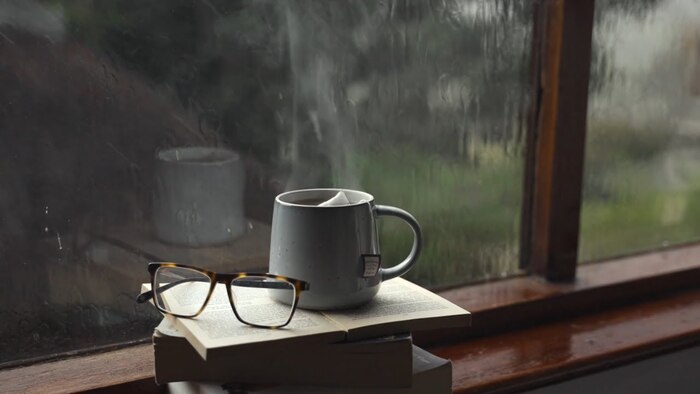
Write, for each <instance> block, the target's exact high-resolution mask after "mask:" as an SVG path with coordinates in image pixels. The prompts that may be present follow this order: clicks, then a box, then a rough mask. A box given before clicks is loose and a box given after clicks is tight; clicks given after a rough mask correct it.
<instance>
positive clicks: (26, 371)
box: [0, 244, 700, 392]
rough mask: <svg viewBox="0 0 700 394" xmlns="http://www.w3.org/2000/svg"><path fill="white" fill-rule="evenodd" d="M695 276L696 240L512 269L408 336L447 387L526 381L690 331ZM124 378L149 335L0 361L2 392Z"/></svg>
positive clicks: (142, 370)
mask: <svg viewBox="0 0 700 394" xmlns="http://www.w3.org/2000/svg"><path fill="white" fill-rule="evenodd" d="M698 283H700V245H698V244H696V245H689V246H683V247H679V248H676V249H671V250H666V251H662V252H655V253H648V254H644V255H639V256H631V257H627V258H623V259H618V260H614V261H609V262H604V263H597V264H588V265H584V266H582V267H580V268H579V272H578V279H577V281H576V282H575V283H570V284H552V283H548V282H546V281H543V280H541V279H538V278H533V277H519V278H513V279H506V280H502V281H497V282H490V283H485V284H480V285H474V286H467V287H462V288H457V289H452V290H446V291H443V292H441V294H442V295H443V296H444V297H446V298H447V299H450V300H451V301H453V302H455V303H457V304H459V305H461V306H463V307H464V308H466V309H468V310H470V311H471V312H472V313H473V314H474V315H473V326H472V327H471V328H470V329H469V330H462V331H454V330H450V331H441V332H437V331H433V332H430V333H417V334H416V336H415V340H416V342H417V343H418V344H419V345H421V346H427V347H429V348H430V349H431V350H433V351H435V352H436V353H437V354H439V355H441V356H445V357H449V358H451V359H452V360H453V363H454V367H453V368H454V369H453V370H454V384H455V386H454V387H455V389H456V390H457V391H460V392H480V391H481V390H506V391H507V390H510V389H513V388H516V387H517V388H523V387H528V386H532V385H536V384H541V383H542V382H549V381H553V380H557V379H563V378H566V377H569V376H573V375H575V374H580V373H582V372H586V371H590V370H593V369H597V368H605V367H607V366H610V365H612V364H614V363H621V362H624V361H626V360H630V359H633V358H636V357H642V356H644V355H647V354H652V353H654V352H659V351H664V350H668V349H669V348H670V347H677V346H684V345H687V344H689V343H694V342H696V341H698V340H699V339H700V291H697V290H696V291H690V290H689V291H687V292H680V293H679V292H678V291H679V290H680V289H687V288H690V287H692V286H695V287H696V288H697V284H698ZM630 333H633V334H634V335H630ZM466 338H471V339H469V340H465V339H466ZM445 342H449V344H446V345H445V344H444V343H445ZM441 343H443V344H442V345H440V344H441ZM125 385H126V386H125ZM127 386H128V389H129V390H133V389H138V390H139V391H141V392H157V391H158V390H159V388H158V387H157V386H156V385H155V383H153V353H152V347H151V346H150V345H137V346H133V347H129V348H125V349H120V350H115V351H110V352H105V353H100V354H93V355H86V356H79V357H74V358H69V359H65V360H60V361H54V362H48V363H43V364H36V365H31V366H27V367H22V368H15V369H8V370H3V371H0V388H1V389H2V391H3V392H12V391H20V392H75V391H85V390H93V389H103V390H105V389H106V390H114V389H115V388H121V389H124V388H125V387H127Z"/></svg>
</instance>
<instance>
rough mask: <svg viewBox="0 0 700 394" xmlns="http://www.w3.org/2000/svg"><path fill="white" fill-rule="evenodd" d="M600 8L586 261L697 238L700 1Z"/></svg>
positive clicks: (605, 3) (583, 248)
mask: <svg viewBox="0 0 700 394" xmlns="http://www.w3.org/2000/svg"><path fill="white" fill-rule="evenodd" d="M596 9H597V10H596V19H595V26H594V33H593V54H594V55H593V62H592V67H591V86H590V96H589V112H588V136H587V145H586V163H585V175H584V189H583V190H584V191H583V193H584V196H583V209H582V217H581V242H580V251H579V260H581V261H590V260H595V259H601V258H606V257H611V256H619V255H625V254H630V253H634V252H639V251H642V250H649V249H656V248H661V247H666V246H669V245H673V244H679V243H686V242H690V241H694V240H697V239H698V238H700V2H698V1H696V0H664V1H628V2H619V1H611V0H601V1H596Z"/></svg>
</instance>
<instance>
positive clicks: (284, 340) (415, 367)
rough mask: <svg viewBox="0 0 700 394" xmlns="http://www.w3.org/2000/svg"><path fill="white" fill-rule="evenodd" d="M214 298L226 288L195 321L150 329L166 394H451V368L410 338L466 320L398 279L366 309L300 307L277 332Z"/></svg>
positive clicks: (455, 308)
mask: <svg viewBox="0 0 700 394" xmlns="http://www.w3.org/2000/svg"><path fill="white" fill-rule="evenodd" d="M144 288H148V285H144ZM217 291H221V292H225V289H223V288H222V289H218V288H217V289H216V290H215V292H214V295H213V296H212V299H211V300H210V302H209V304H208V305H207V309H206V310H205V312H203V313H202V314H201V315H199V316H198V317H196V318H192V319H184V318H176V317H173V316H169V315H166V316H165V318H164V319H163V321H162V322H161V323H160V324H159V325H158V327H157V328H156V329H155V332H154V334H153V348H154V354H155V377H156V382H157V383H159V384H165V383H167V384H168V388H169V389H170V391H171V392H173V393H226V392H231V393H283V392H293V393H322V392H323V393H354V392H376V393H450V392H451V386H452V365H451V363H450V362H449V361H448V360H444V359H441V358H439V357H436V356H434V355H432V354H430V353H429V352H427V351H425V350H423V349H421V348H419V347H417V346H415V345H413V343H412V339H411V334H410V333H411V332H413V331H419V330H429V329H437V328H448V327H466V326H468V325H469V324H470V321H471V319H470V317H471V316H470V314H469V312H467V311H465V310H464V309H462V308H460V307H458V306H456V305H454V304H452V303H451V302H449V301H447V300H445V299H444V298H442V297H440V296H438V295H436V294H434V293H432V292H430V291H428V290H426V289H424V288H422V287H420V286H417V285H415V284H413V283H411V282H408V281H406V280H404V279H401V278H397V279H392V280H390V281H387V282H384V283H383V284H382V285H381V289H380V291H379V293H378V294H377V296H376V297H375V298H374V299H373V300H372V301H371V302H370V303H369V304H367V305H364V306H362V307H359V308H356V309H351V310H344V311H334V312H315V311H307V310H301V309H298V310H297V311H296V313H295V315H294V318H293V319H292V321H291V323H290V324H289V325H288V326H286V327H284V328H281V329H276V330H272V329H261V328H255V327H251V326H247V325H245V324H243V323H241V322H239V321H238V320H237V319H236V317H235V316H234V315H233V312H232V311H231V306H230V304H229V303H228V299H227V298H226V296H225V295H221V294H220V296H217V294H216V293H217Z"/></svg>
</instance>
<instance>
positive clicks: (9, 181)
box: [0, 0, 532, 364]
mask: <svg viewBox="0 0 700 394" xmlns="http://www.w3.org/2000/svg"><path fill="white" fill-rule="evenodd" d="M531 6H532V4H531V2H527V1H505V0H492V1H475V0H461V1H456V0H445V1H423V0H415V1H396V0H388V1H375V0H366V1H342V2H341V1H335V2H331V1H322V0H318V1H301V0H299V1H273V2H267V1H245V0H236V1H229V0H227V1H223V0H209V1H194V0H173V1H158V2H144V1H140V0H118V1H109V2H97V1H90V0H82V1H58V0H43V1H39V0H26V1H20V0H16V1H12V0H11V1H3V2H0V86H2V88H1V89H0V138H1V139H2V143H1V144H0V268H1V269H2V272H3V275H2V276H1V277H0V348H1V349H3V350H2V352H0V364H2V363H9V362H14V361H16V360H20V359H27V358H32V357H43V356H46V355H49V354H53V353H58V352H63V351H67V350H76V349H85V348H93V347H96V346H101V345H107V344H111V343H116V342H127V341H133V340H138V339H144V338H148V337H149V336H150V335H151V334H152V329H153V327H154V325H155V323H156V322H157V321H158V320H159V318H160V317H159V315H158V314H157V313H156V312H155V308H153V307H151V306H150V305H137V304H136V303H135V302H134V298H135V295H136V294H137V293H138V292H139V290H140V284H141V283H142V282H146V281H148V280H149V277H148V273H147V271H146V263H147V262H148V261H153V260H155V261H173V262H177V263H180V264H190V265H195V266H199V267H206V268H209V269H211V270H214V271H217V272H225V271H251V270H256V271H260V270H262V271H265V270H266V268H267V264H268V257H269V245H270V231H271V230H270V229H271V219H272V208H273V202H274V198H275V196H276V195H277V194H279V193H282V192H285V191H288V190H294V189H302V188H314V187H342V188H348V189H357V190H362V191H365V192H368V193H371V194H372V195H374V197H375V198H376V201H377V203H380V204H388V205H393V206H397V207H400V208H403V209H405V210H406V211H408V212H411V213H412V214H413V215H414V216H415V217H416V218H417V220H418V221H419V222H420V224H421V225H422V227H423V231H424V234H425V240H424V248H423V254H422V256H421V258H420V260H419V261H418V263H417V265H416V266H415V268H414V269H413V270H412V271H410V272H409V273H408V274H407V278H409V279H410V280H413V281H415V282H417V283H420V284H422V285H425V286H429V287H439V286H449V285H455V284H462V283H468V282H471V281H476V280H483V279H489V278H500V277H504V276H507V275H511V274H513V273H515V272H517V260H518V247H519V245H518V237H519V222H520V207H521V200H522V193H521V189H522V167H523V165H522V162H523V141H524V129H525V128H524V125H525V121H524V120H525V117H526V116H525V114H526V112H527V109H528V102H527V97H528V95H529V94H528V93H529V91H530V89H529V86H528V68H529V58H530V47H531V30H532V9H531V8H532V7H531ZM205 224H208V225H205ZM379 226H380V228H379V238H380V244H381V252H382V261H383V262H385V263H387V264H389V265H390V264H392V263H395V262H398V261H400V260H401V259H402V258H403V257H404V256H406V255H407V254H408V251H409V249H410V247H411V242H412V234H411V230H410V228H409V227H407V226H406V225H405V224H404V223H402V222H401V221H399V220H397V219H392V218H388V219H384V218H383V219H381V220H380V225H379Z"/></svg>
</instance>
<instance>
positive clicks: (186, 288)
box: [136, 262, 309, 328]
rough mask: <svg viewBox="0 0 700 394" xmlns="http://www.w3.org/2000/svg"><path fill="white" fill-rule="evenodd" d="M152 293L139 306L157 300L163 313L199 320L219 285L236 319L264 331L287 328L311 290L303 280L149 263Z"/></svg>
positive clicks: (156, 304) (142, 299)
mask: <svg viewBox="0 0 700 394" xmlns="http://www.w3.org/2000/svg"><path fill="white" fill-rule="evenodd" d="M148 272H149V273H150V274H151V290H149V291H146V292H143V293H141V294H139V295H138V297H137V298H136V302H138V303H144V302H147V301H150V300H151V299H153V300H154V302H153V303H154V304H155V306H156V308H158V310H159V311H161V312H163V313H167V314H170V315H173V316H177V317H186V318H189V317H196V316H198V315H199V314H201V313H202V311H204V308H205V307H206V306H207V303H208V302H209V300H210V299H211V297H212V294H213V293H214V289H215V288H216V285H217V283H223V284H225V287H226V293H227V294H228V300H229V303H230V304H231V308H232V309H233V313H234V314H235V315H236V318H238V320H240V321H241V322H243V323H245V324H248V325H251V326H255V327H262V328H280V327H284V326H286V325H287V324H289V322H290V321H291V320H292V316H293V315H294V311H295V310H296V307H297V303H298V302H299V294H300V293H301V292H302V291H304V290H308V289H309V284H308V283H307V282H304V281H302V280H298V279H292V278H287V277H284V276H280V275H272V274H259V273H245V272H238V273H233V274H219V273H216V272H212V271H208V270H205V269H202V268H197V267H191V266H187V265H182V264H175V263H166V262H163V263H149V264H148Z"/></svg>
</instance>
